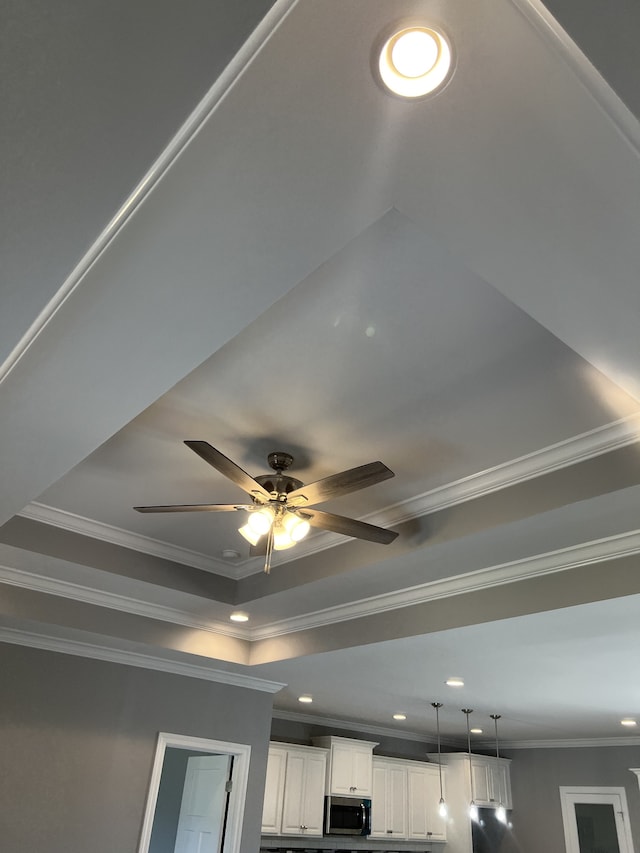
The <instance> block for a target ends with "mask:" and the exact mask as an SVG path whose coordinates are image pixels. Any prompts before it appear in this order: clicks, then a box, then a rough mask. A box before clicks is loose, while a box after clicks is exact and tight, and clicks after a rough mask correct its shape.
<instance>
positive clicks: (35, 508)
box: [18, 501, 238, 579]
mask: <svg viewBox="0 0 640 853" xmlns="http://www.w3.org/2000/svg"><path fill="white" fill-rule="evenodd" d="M18 515H20V516H21V517H22V518H28V519H30V520H31V521H37V522H39V523H40V524H49V525H51V526H52V527H58V528H60V529H61V530H68V531H69V532H70V533H79V534H80V535H81V536H89V537H90V538H91V539H98V540H99V541H100V542H109V543H110V544H111V545H119V546H121V547H122V548H130V549H131V550H132V551H140V552H141V553H143V554H149V555H150V556H152V557H159V558H160V559H163V560H171V562H173V563H180V564H182V565H184V566H193V568H194V569H202V570H203V571H206V572H214V573H215V574H217V575H222V576H223V577H227V578H232V579H237V577H238V574H237V572H236V570H235V568H234V567H235V566H237V565H238V564H237V563H236V564H234V565H231V564H230V563H226V562H224V561H223V560H219V559H217V558H216V557H211V556H209V555H207V554H202V553H200V552H199V551H192V550H191V549H190V548H183V547H182V546H181V545H172V544H171V543H170V542H163V541H161V540H160V539H152V538H151V537H150V536H143V535H142V534H140V533H132V532H131V531H129V530H124V529H123V528H121V527H114V526H113V525H111V524H104V523H103V522H102V521H94V520H93V519H91V518H85V517H84V516H82V515H76V513H74V512H68V511H67V510H64V509H56V507H52V506H47V505H46V504H42V503H38V502H36V501H34V502H33V503H30V504H29V505H28V506H26V507H25V508H24V509H23V510H22V512H20V513H18Z"/></svg>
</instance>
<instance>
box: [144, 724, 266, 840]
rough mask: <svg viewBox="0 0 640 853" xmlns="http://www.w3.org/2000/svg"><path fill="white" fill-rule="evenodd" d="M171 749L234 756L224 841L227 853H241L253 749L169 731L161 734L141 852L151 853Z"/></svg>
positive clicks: (154, 762)
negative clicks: (159, 791) (159, 796)
mask: <svg viewBox="0 0 640 853" xmlns="http://www.w3.org/2000/svg"><path fill="white" fill-rule="evenodd" d="M167 747H174V748H177V749H188V750H192V751H193V752H212V753H218V754H220V755H231V756H233V770H232V777H231V778H232V782H233V785H232V787H231V793H230V794H229V806H228V811H227V822H226V831H225V838H224V853H240V839H241V835H242V820H243V817H244V806H245V799H246V795H247V783H248V780H249V760H250V757H251V746H250V745H249V744H246V743H229V742H228V741H221V740H209V739H207V738H200V737H190V736H189V735H178V734H171V733H169V732H159V733H158V743H157V746H156V754H155V758H154V761H153V770H152V771H151V781H150V782H149V793H148V794H147V805H146V808H145V813H144V820H143V823H142V832H141V834H140V844H139V845H138V853H149V844H150V843H151V830H152V829H153V818H154V815H155V811H156V804H157V801H158V790H159V788H160V778H161V776H162V767H163V764H164V754H165V751H166V749H167Z"/></svg>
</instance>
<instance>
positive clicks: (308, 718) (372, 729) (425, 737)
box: [272, 708, 462, 755]
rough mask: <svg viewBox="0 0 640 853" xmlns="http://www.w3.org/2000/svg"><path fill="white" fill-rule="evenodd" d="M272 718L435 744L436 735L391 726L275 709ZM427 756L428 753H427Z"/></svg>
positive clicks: (457, 742) (448, 741) (443, 740)
mask: <svg viewBox="0 0 640 853" xmlns="http://www.w3.org/2000/svg"><path fill="white" fill-rule="evenodd" d="M272 717H273V718H274V719H276V720H287V721H288V722H291V723H304V724H306V725H309V726H326V727H327V728H331V729H342V730H344V729H346V730H347V731H353V732H358V733H360V732H362V734H367V735H376V736H377V737H390V738H395V739H396V740H410V741H414V742H416V743H423V744H425V746H426V745H427V744H433V743H435V735H429V734H425V733H424V732H411V731H406V730H404V729H402V730H399V729H394V728H391V727H390V726H389V727H387V726H373V725H366V724H365V723H361V722H356V721H355V720H343V719H341V718H339V717H324V716H322V715H320V714H300V713H298V712H297V711H279V710H278V709H276V708H274V710H273V714H272ZM440 742H441V743H442V744H444V745H446V746H453V747H458V746H460V744H461V743H462V741H461V740H456V739H454V738H444V737H441V738H440ZM425 755H426V751H425Z"/></svg>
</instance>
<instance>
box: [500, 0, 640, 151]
mask: <svg viewBox="0 0 640 853" xmlns="http://www.w3.org/2000/svg"><path fill="white" fill-rule="evenodd" d="M511 2H512V4H513V5H514V6H515V7H516V9H518V10H519V11H520V12H521V13H522V15H523V16H524V17H525V18H526V19H527V21H528V22H529V23H530V24H531V25H532V26H533V27H534V29H536V30H537V31H538V32H539V33H540V35H541V36H542V37H543V38H544V39H545V41H546V42H547V44H549V45H550V46H551V47H552V48H553V49H554V50H555V51H556V52H557V53H558V55H559V56H560V57H561V58H562V59H563V61H564V62H565V64H566V65H567V66H568V67H569V68H570V69H571V70H572V71H573V73H574V74H575V76H576V77H577V79H578V80H579V81H580V83H581V84H582V85H583V87H584V88H585V90H586V91H587V92H588V93H589V95H590V96H591V97H592V98H593V100H594V101H595V102H596V103H597V105H598V106H599V107H600V109H601V110H602V111H603V112H604V113H605V114H606V115H607V117H608V118H609V119H610V120H611V121H612V122H613V124H614V125H615V127H616V129H617V130H618V132H619V133H620V135H621V136H622V138H623V139H624V140H625V142H626V143H627V144H628V145H629V148H630V149H631V150H632V151H633V152H634V153H635V155H636V156H637V157H640V122H639V121H638V119H637V118H636V116H635V115H634V114H633V113H632V112H631V110H630V109H629V108H628V107H627V106H626V104H625V103H624V102H623V101H622V100H621V99H620V98H619V97H618V95H617V94H616V93H615V92H614V91H613V89H612V88H611V86H610V85H609V84H608V83H607V81H606V80H605V79H604V78H603V77H602V75H601V74H600V73H599V71H598V70H597V69H596V68H595V66H594V65H593V64H592V63H591V62H590V60H589V59H588V57H587V56H585V54H584V53H583V52H582V51H581V50H580V48H579V47H578V46H577V45H576V43H575V42H574V41H573V39H571V38H570V36H569V35H568V33H567V32H566V31H565V30H564V29H563V28H562V27H561V26H560V24H559V23H558V22H557V21H556V19H555V18H554V17H553V15H552V14H551V12H550V11H549V10H548V9H547V8H546V6H545V5H544V4H543V3H542V2H541V0H511Z"/></svg>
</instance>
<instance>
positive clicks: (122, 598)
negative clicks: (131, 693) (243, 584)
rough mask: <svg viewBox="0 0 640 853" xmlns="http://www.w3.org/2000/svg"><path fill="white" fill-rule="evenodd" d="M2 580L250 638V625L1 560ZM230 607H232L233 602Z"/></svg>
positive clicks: (47, 592) (0, 579) (230, 635)
mask: <svg viewBox="0 0 640 853" xmlns="http://www.w3.org/2000/svg"><path fill="white" fill-rule="evenodd" d="M0 583H6V584H9V585H10V586H18V587H21V588H22V589H31V590H34V591H35V592H42V593H45V594H46V595H58V596H60V597H61V598H68V599H71V600H72V601H81V602H82V603H83V604H93V605H95V606H97V607H108V608H109V609H110V610H119V611H121V612H123V613H132V614H134V615H135V616H144V617H145V618H147V619H158V620H160V621H161V622H170V623H171V624H173V625H183V626H184V627H185V628H197V629H198V630H199V631H208V632H210V633H212V634H222V635H224V636H225V637H235V638H237V639H239V640H248V639H250V637H251V633H250V631H249V629H248V628H246V627H242V626H241V625H237V624H235V623H229V622H214V621H211V620H209V621H207V620H205V619H203V618H202V617H200V616H193V615H192V614H191V613H188V612H187V611H185V610H178V608H177V607H167V606H165V605H163V604H155V603H153V602H150V601H141V600H140V599H137V598H132V597H131V596H129V595H119V594H118V593H115V592H106V591H105V590H100V589H93V588H92V587H88V586H84V585H83V584H77V583H73V582H71V581H64V580H60V579H59V578H51V577H45V576H44V575H39V574H35V573H33V572H30V571H25V570H24V569H16V568H13V567H11V566H5V565H2V564H0ZM229 609H230V610H231V609H232V607H231V605H230V606H229Z"/></svg>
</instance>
